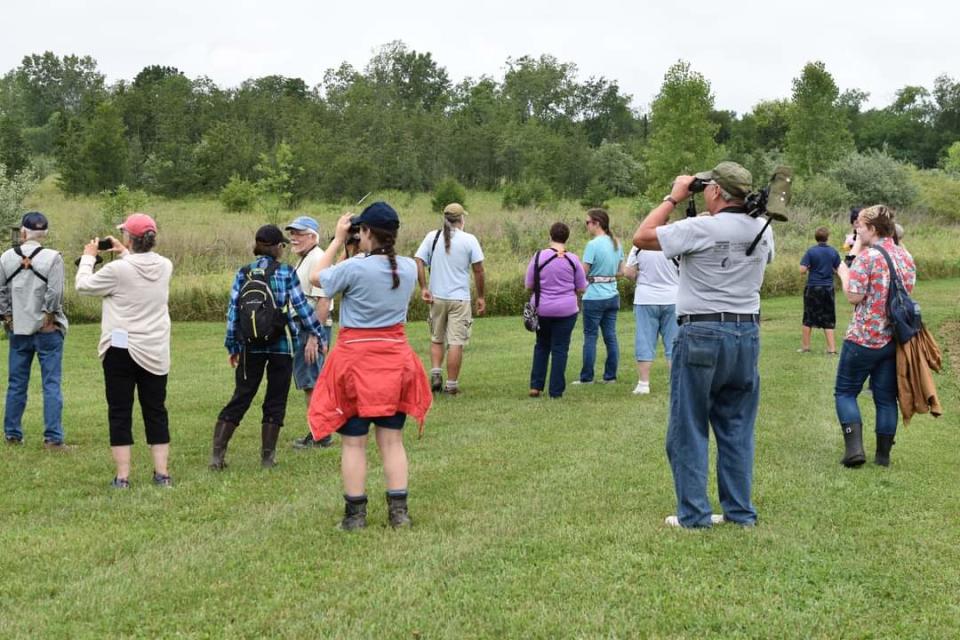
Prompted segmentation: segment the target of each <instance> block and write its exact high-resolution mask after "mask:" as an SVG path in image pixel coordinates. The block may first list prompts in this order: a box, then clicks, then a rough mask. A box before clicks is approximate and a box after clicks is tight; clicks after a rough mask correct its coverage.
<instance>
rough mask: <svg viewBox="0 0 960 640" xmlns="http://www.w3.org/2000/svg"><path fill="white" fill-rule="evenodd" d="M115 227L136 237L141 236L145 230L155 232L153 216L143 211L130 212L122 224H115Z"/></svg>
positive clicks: (155, 226) (155, 225)
mask: <svg viewBox="0 0 960 640" xmlns="http://www.w3.org/2000/svg"><path fill="white" fill-rule="evenodd" d="M117 229H121V230H123V231H126V232H127V233H129V234H130V235H132V236H136V237H137V238H139V237H141V236H143V234H145V233H146V232H147V231H153V232H154V233H156V232H157V223H156V222H154V221H153V218H151V217H150V216H148V215H147V214H145V213H131V214H130V215H129V216H127V219H126V220H124V221H123V224H120V225H117Z"/></svg>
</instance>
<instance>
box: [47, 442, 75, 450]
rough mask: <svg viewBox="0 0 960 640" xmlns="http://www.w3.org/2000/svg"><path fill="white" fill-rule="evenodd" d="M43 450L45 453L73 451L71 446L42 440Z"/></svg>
mask: <svg viewBox="0 0 960 640" xmlns="http://www.w3.org/2000/svg"><path fill="white" fill-rule="evenodd" d="M43 448H44V449H46V450H47V451H70V450H72V449H73V447H72V446H70V445H69V444H66V443H64V442H55V441H53V440H44V441H43Z"/></svg>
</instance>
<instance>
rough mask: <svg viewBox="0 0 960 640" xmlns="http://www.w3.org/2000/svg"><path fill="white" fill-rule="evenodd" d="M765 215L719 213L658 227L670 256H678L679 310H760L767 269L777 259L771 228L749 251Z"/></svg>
mask: <svg viewBox="0 0 960 640" xmlns="http://www.w3.org/2000/svg"><path fill="white" fill-rule="evenodd" d="M765 223H766V220H765V219H764V218H751V217H750V216H748V215H746V214H743V213H717V214H715V215H712V216H701V217H697V218H687V219H685V220H680V221H677V222H674V223H672V224H668V225H666V226H663V227H657V238H658V239H659V240H660V247H661V248H662V249H663V254H664V256H665V257H667V258H673V257H674V256H680V289H679V291H678V294H677V315H688V314H701V313H720V312H726V313H760V285H762V284H763V271H764V269H765V268H766V266H767V264H768V263H769V262H770V261H772V260H773V232H772V231H771V230H770V228H769V227H768V228H767V230H766V231H764V233H763V238H762V239H761V240H760V242H759V243H758V244H757V247H756V249H754V251H753V254H752V255H750V256H748V255H747V254H746V252H747V248H748V247H749V246H750V243H752V242H753V240H754V238H756V236H757V234H758V233H759V232H760V229H762V228H763V225H764V224H765Z"/></svg>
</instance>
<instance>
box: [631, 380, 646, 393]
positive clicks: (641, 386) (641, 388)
mask: <svg viewBox="0 0 960 640" xmlns="http://www.w3.org/2000/svg"><path fill="white" fill-rule="evenodd" d="M648 393H650V383H649V382H642V381H641V382H638V383H637V386H635V387H634V388H633V395H635V396H645V395H647V394H648Z"/></svg>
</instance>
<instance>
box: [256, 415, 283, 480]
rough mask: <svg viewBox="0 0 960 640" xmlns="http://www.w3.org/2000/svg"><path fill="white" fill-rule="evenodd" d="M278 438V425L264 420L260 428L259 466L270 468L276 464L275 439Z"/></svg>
mask: <svg viewBox="0 0 960 640" xmlns="http://www.w3.org/2000/svg"><path fill="white" fill-rule="evenodd" d="M279 438H280V425H278V424H273V423H272V422H264V423H263V426H262V427H261V428H260V442H261V445H260V466H261V467H263V468H264V469H270V468H271V467H275V466H276V465H277V461H276V459H275V456H276V455H277V440H278V439H279Z"/></svg>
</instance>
